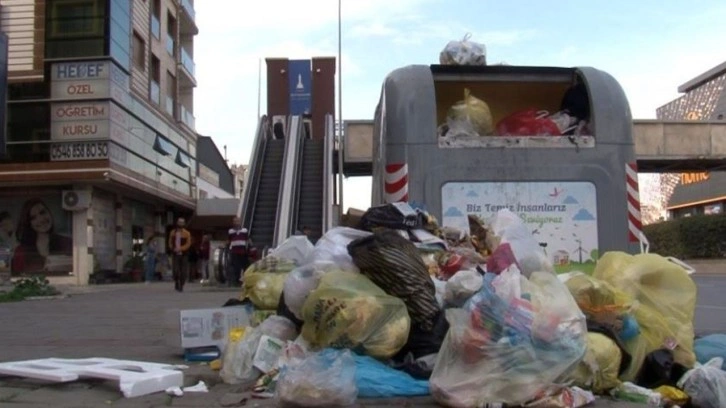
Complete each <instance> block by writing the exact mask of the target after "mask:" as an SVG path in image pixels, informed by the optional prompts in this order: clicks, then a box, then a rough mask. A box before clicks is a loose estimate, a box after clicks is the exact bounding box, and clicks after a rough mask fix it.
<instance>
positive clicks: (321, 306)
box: [302, 271, 411, 358]
mask: <svg viewBox="0 0 726 408" xmlns="http://www.w3.org/2000/svg"><path fill="white" fill-rule="evenodd" d="M302 316H303V321H304V322H305V323H304V324H303V327H302V336H303V338H304V339H305V340H306V341H308V342H309V343H310V345H311V346H312V347H313V348H317V349H320V348H325V347H333V348H349V349H361V350H362V351H363V352H364V353H365V354H367V355H369V356H371V357H376V358H390V357H391V356H393V355H394V354H396V353H397V352H398V351H399V350H400V349H401V348H402V347H403V346H404V344H405V343H406V341H407V340H408V332H409V330H410V327H411V320H410V318H409V315H408V311H407V310H406V305H405V304H404V303H403V301H402V300H401V299H399V298H396V297H393V296H390V295H387V294H386V293H385V292H384V291H383V290H382V289H381V288H379V287H378V286H376V285H375V284H374V283H373V282H371V280H370V279H368V278H367V277H365V276H363V275H361V274H359V273H354V272H347V271H331V272H329V273H327V274H325V275H324V276H323V277H322V278H321V280H320V284H319V285H318V288H317V289H315V290H314V291H313V292H311V293H310V295H309V296H308V298H307V299H306V300H305V303H304V304H303V308H302Z"/></svg>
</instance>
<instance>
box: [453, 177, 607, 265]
mask: <svg viewBox="0 0 726 408" xmlns="http://www.w3.org/2000/svg"><path fill="white" fill-rule="evenodd" d="M441 208H442V212H443V217H442V218H443V219H442V223H443V225H444V226H448V227H454V228H459V229H462V230H465V231H468V230H469V223H468V220H467V216H468V215H470V214H471V215H476V216H478V217H480V218H482V219H483V220H488V219H489V218H491V217H492V216H493V215H494V214H496V213H497V211H499V210H501V209H504V208H508V209H509V210H511V211H512V212H514V213H515V214H517V215H518V216H519V217H520V218H521V219H522V220H523V221H524V223H525V224H526V225H527V226H528V227H529V229H530V231H531V232H532V234H533V236H534V238H535V239H536V240H537V241H538V242H539V243H540V246H541V247H542V248H543V249H544V251H545V254H547V256H548V257H549V259H550V260H551V261H552V263H553V264H554V265H555V268H556V269H557V271H558V272H566V271H570V270H589V269H591V268H588V267H587V265H594V262H595V260H596V259H598V258H599V254H598V239H597V191H596V188H595V185H594V184H593V183H589V182H466V183H464V182H450V183H446V184H444V186H443V187H442V188H441Z"/></svg>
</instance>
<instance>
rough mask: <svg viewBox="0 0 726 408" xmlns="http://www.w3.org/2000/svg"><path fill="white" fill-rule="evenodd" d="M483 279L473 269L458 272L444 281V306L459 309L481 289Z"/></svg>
mask: <svg viewBox="0 0 726 408" xmlns="http://www.w3.org/2000/svg"><path fill="white" fill-rule="evenodd" d="M483 283H484V278H483V277H482V276H481V274H480V273H479V272H478V271H476V270H475V269H467V270H463V271H459V272H457V273H456V275H454V276H452V277H451V279H449V280H448V281H446V289H445V292H444V304H446V305H450V306H454V307H461V306H463V305H464V303H466V301H467V300H469V298H470V297H472V296H474V294H475V293H476V292H478V291H479V289H481V285H482V284H483Z"/></svg>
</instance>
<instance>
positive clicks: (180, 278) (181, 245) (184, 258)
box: [169, 217, 192, 292]
mask: <svg viewBox="0 0 726 408" xmlns="http://www.w3.org/2000/svg"><path fill="white" fill-rule="evenodd" d="M185 225H186V220H185V219H184V218H183V217H179V218H178V219H177V220H176V228H174V229H173V230H172V231H171V233H170V234H169V249H171V251H172V255H173V258H172V266H171V267H172V273H173V275H174V289H176V291H177V292H183V291H184V282H186V277H187V273H188V271H189V248H191V246H192V235H191V234H190V233H189V231H188V230H187V229H186V228H184V226H185Z"/></svg>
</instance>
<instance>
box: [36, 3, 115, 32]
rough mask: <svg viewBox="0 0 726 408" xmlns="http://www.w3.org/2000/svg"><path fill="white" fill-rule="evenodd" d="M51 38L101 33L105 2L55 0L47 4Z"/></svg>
mask: <svg viewBox="0 0 726 408" xmlns="http://www.w3.org/2000/svg"><path fill="white" fill-rule="evenodd" d="M49 6H50V7H49V9H50V20H51V30H50V36H51V38H57V37H63V38H68V37H86V36H91V35H101V36H102V35H103V34H104V33H103V31H104V30H103V21H104V14H105V2H102V1H98V0H55V1H52V2H51V3H50V5H49Z"/></svg>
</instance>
